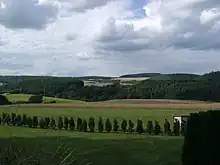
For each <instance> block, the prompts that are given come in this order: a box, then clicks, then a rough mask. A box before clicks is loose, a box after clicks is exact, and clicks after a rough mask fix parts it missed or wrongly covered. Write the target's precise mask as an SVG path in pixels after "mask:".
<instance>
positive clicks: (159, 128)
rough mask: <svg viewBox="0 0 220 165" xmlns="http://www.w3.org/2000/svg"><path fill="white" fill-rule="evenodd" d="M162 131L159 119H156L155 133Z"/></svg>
mask: <svg viewBox="0 0 220 165" xmlns="http://www.w3.org/2000/svg"><path fill="white" fill-rule="evenodd" d="M160 133H161V127H160V124H159V123H158V121H155V125H154V134H155V135H159V134H160Z"/></svg>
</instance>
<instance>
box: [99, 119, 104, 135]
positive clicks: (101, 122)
mask: <svg viewBox="0 0 220 165" xmlns="http://www.w3.org/2000/svg"><path fill="white" fill-rule="evenodd" d="M98 130H99V132H103V130H104V124H103V120H102V118H101V117H99V122H98Z"/></svg>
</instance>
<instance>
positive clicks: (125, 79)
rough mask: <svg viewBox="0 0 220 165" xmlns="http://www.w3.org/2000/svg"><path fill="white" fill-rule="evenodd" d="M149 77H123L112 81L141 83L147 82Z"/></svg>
mask: <svg viewBox="0 0 220 165" xmlns="http://www.w3.org/2000/svg"><path fill="white" fill-rule="evenodd" d="M149 78H150V77H134V78H125V77H123V78H122V77H118V78H114V79H113V80H120V81H122V82H126V81H143V80H147V79H149Z"/></svg>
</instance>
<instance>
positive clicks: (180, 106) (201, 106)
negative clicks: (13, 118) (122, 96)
mask: <svg viewBox="0 0 220 165" xmlns="http://www.w3.org/2000/svg"><path fill="white" fill-rule="evenodd" d="M18 106H19V107H24V108H28V107H38V108H89V109H92V108H96V109H105V108H123V109H146V110H147V109H149V110H153V109H155V110H158V109H160V110H162V109H164V110H168V109H177V110H190V109H192V110H209V109H213V110H217V109H220V103H206V102H191V103H185V102H183V103H177V102H175V103H161V102H160V103H159V102H156V101H155V100H154V101H152V102H148V103H146V102H142V103H140V104H137V103H136V104H134V103H133V104H126V103H119V102H116V103H113V102H95V103H94V102H92V103H88V102H81V103H77V102H76V103H57V104H28V105H10V107H18Z"/></svg>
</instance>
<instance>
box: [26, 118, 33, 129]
mask: <svg viewBox="0 0 220 165" xmlns="http://www.w3.org/2000/svg"><path fill="white" fill-rule="evenodd" d="M27 125H28V127H29V128H32V127H33V120H32V118H31V117H28V118H27Z"/></svg>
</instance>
